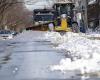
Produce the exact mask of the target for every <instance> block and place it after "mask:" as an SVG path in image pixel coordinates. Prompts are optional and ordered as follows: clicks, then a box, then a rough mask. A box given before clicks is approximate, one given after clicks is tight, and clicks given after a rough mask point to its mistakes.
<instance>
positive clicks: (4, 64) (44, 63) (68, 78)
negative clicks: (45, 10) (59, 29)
mask: <svg viewBox="0 0 100 80" xmlns="http://www.w3.org/2000/svg"><path fill="white" fill-rule="evenodd" d="M44 33H45V32H33V31H30V32H23V33H22V34H20V35H18V36H17V37H16V38H15V39H14V40H6V41H0V80H81V78H79V77H78V76H75V75H74V73H76V72H75V71H68V72H67V73H62V72H60V71H51V70H50V66H51V65H56V64H59V62H60V60H61V59H62V58H64V57H65V56H64V54H62V53H60V52H58V51H56V50H55V49H53V45H52V44H51V43H50V42H49V41H44V40H42V38H43V36H44ZM74 76H75V77H74ZM74 78H75V79H74ZM90 80H99V79H90Z"/></svg>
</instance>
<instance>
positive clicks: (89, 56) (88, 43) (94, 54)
mask: <svg viewBox="0 0 100 80" xmlns="http://www.w3.org/2000/svg"><path fill="white" fill-rule="evenodd" d="M45 36H46V38H47V39H49V40H50V41H51V42H52V43H53V44H59V45H58V46H57V47H56V49H58V50H64V51H65V54H66V55H67V56H66V57H67V58H66V59H62V60H61V61H60V64H59V65H54V66H51V70H61V71H66V70H80V71H81V72H82V73H83V74H84V73H85V72H87V73H90V72H95V71H100V41H99V40H90V39H87V35H85V34H82V33H81V34H80V33H79V34H78V33H72V32H68V33H66V34H65V35H64V36H61V35H60V34H59V33H57V32H48V33H47V34H46V35H45Z"/></svg>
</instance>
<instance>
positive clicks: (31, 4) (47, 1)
mask: <svg viewBox="0 0 100 80" xmlns="http://www.w3.org/2000/svg"><path fill="white" fill-rule="evenodd" d="M25 2H26V7H27V8H28V9H29V10H33V9H38V8H45V7H51V5H52V4H53V0H25Z"/></svg>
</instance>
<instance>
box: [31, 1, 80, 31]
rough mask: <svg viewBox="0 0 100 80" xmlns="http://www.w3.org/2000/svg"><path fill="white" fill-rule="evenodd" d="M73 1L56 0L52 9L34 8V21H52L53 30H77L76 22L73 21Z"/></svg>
mask: <svg viewBox="0 0 100 80" xmlns="http://www.w3.org/2000/svg"><path fill="white" fill-rule="evenodd" d="M74 7H75V6H74V3H73V2H71V1H68V0H58V1H57V2H56V3H54V5H53V7H52V9H35V10H34V12H33V13H34V21H35V22H39V23H43V24H47V25H48V24H50V23H53V25H54V31H57V32H68V31H73V32H78V31H79V29H78V23H77V22H76V21H74V10H73V9H74Z"/></svg>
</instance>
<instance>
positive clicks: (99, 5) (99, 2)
mask: <svg viewBox="0 0 100 80" xmlns="http://www.w3.org/2000/svg"><path fill="white" fill-rule="evenodd" d="M87 1H88V2H87V15H88V26H89V28H92V29H93V30H95V28H98V27H100V0H87Z"/></svg>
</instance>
